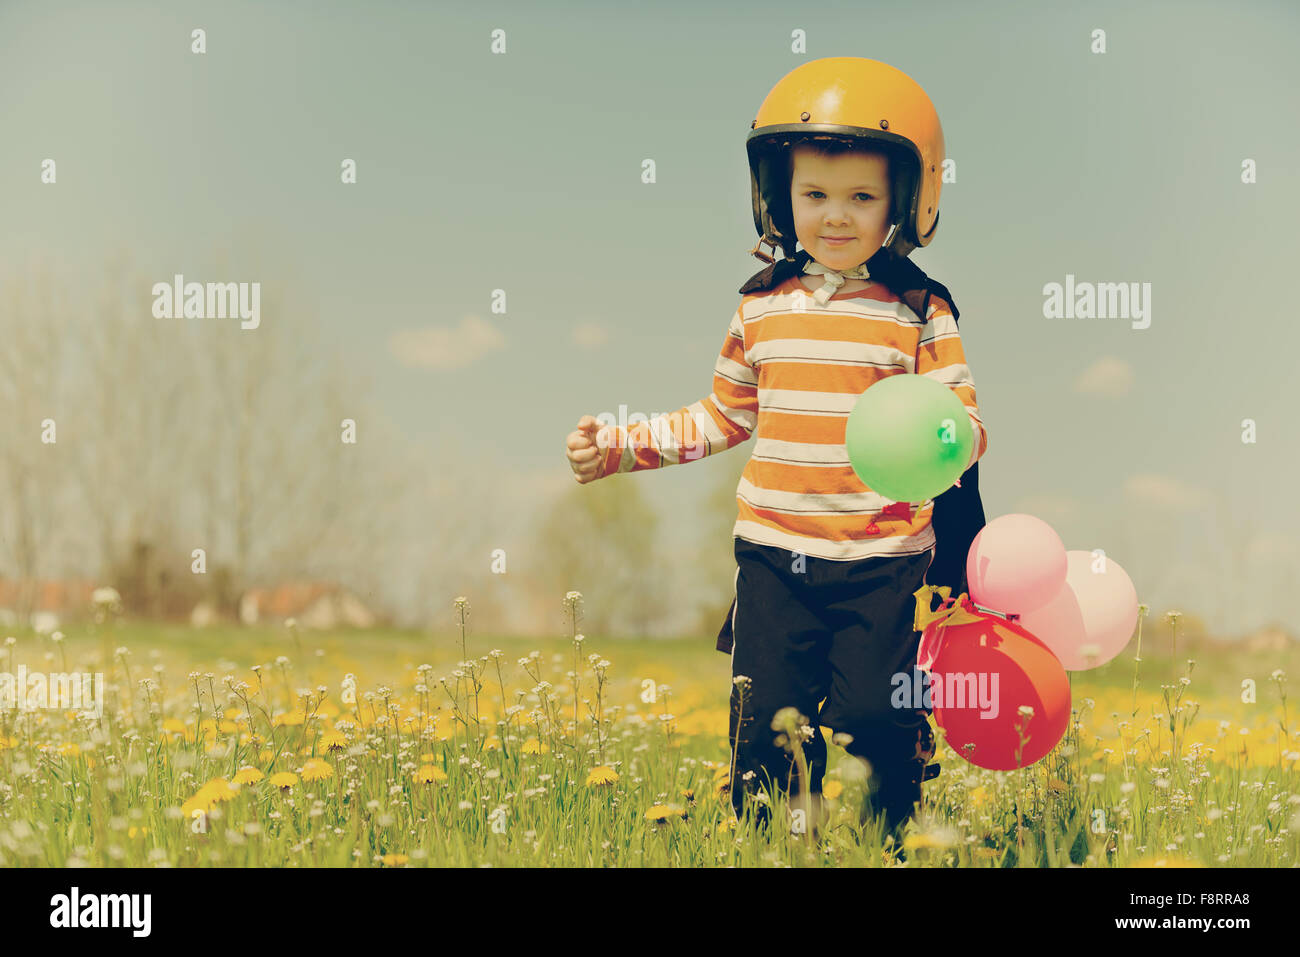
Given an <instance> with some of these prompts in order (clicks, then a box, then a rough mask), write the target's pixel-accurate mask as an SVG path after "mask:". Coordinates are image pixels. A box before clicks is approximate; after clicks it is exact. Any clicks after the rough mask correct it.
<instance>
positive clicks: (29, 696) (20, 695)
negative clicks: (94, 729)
mask: <svg viewBox="0 0 1300 957" xmlns="http://www.w3.org/2000/svg"><path fill="white" fill-rule="evenodd" d="M14 709H17V710H19V711H38V710H43V709H51V710H55V711H88V712H90V713H91V714H93V715H94V716H95V717H96V718H102V717H103V716H104V673H103V672H102V671H96V672H95V673H94V674H90V673H89V672H83V671H71V672H66V673H64V672H58V673H56V674H48V675H47V674H45V673H43V672H40V671H31V672H29V671H28V670H27V666H26V665H19V666H18V671H17V672H16V673H14V674H10V673H9V672H7V671H0V711H13V710H14Z"/></svg>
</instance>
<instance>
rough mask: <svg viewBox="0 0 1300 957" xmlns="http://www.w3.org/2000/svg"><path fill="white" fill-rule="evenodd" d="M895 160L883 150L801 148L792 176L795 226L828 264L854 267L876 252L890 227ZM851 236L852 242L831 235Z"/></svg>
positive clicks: (812, 251) (806, 246) (838, 267)
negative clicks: (827, 153)
mask: <svg viewBox="0 0 1300 957" xmlns="http://www.w3.org/2000/svg"><path fill="white" fill-rule="evenodd" d="M889 200H890V195H889V161H888V159H887V158H886V157H884V156H881V155H878V154H874V153H871V154H867V153H841V154H839V155H838V156H822V155H820V154H818V153H816V152H814V151H813V150H811V149H809V148H807V147H796V148H795V151H794V170H793V173H792V175H791V177H790V209H791V211H792V212H793V214H794V231H795V235H796V237H797V238H798V239H799V242H801V243H803V248H804V249H806V250H807V251H808V253H809V255H811V256H812V257H813V259H815V260H817V261H818V262H819V263H821V264H822V265H823V266H825V267H826V268H828V269H835V270H841V269H852V268H853V267H854V266H858V265H861V264H862V263H864V262H866V261H867V260H868V259H870V258H871V257H872V255H873V254H874V253H875V252H876V250H877V249H879V248H880V245H881V243H883V242H884V241H885V235H886V233H888V232H889V226H890V223H889V206H890V202H889ZM841 236H848V237H851V238H850V239H849V241H848V242H829V241H828V238H837V237H841Z"/></svg>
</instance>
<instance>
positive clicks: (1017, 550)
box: [966, 513, 1065, 615]
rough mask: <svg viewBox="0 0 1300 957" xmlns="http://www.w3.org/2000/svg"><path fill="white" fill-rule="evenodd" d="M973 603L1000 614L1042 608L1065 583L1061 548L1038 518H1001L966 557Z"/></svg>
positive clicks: (982, 531)
mask: <svg viewBox="0 0 1300 957" xmlns="http://www.w3.org/2000/svg"><path fill="white" fill-rule="evenodd" d="M966 581H967V583H968V584H969V586H970V597H971V601H974V602H976V603H977V604H980V605H983V606H984V607H985V608H989V609H992V610H993V611H1000V612H1003V613H1004V614H1017V615H1023V614H1024V613H1025V612H1027V611H1032V610H1033V609H1035V608H1042V607H1043V606H1044V605H1046V604H1047V603H1048V602H1049V601H1051V600H1052V598H1053V597H1054V596H1055V595H1056V593H1057V592H1058V591H1060V590H1061V585H1062V584H1064V582H1065V545H1063V544H1062V543H1061V536H1059V535H1057V534H1056V531H1055V530H1054V529H1053V528H1052V526H1050V525H1048V524H1047V523H1046V522H1044V521H1043V520H1042V519H1041V518H1035V517H1034V516H1032V515H1023V514H1019V513H1016V514H1012V515H1000V516H999V517H997V518H995V519H993V521H991V522H989V523H988V524H987V525H985V526H984V527H983V528H982V529H980V532H979V534H978V535H976V536H975V540H974V541H973V542H971V546H970V551H969V552H968V553H967V554H966Z"/></svg>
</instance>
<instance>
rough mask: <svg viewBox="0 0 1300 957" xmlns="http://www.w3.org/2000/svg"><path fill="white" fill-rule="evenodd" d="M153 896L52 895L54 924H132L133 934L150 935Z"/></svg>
mask: <svg viewBox="0 0 1300 957" xmlns="http://www.w3.org/2000/svg"><path fill="white" fill-rule="evenodd" d="M152 909H153V898H152V896H151V895H149V894H86V895H84V896H83V895H82V894H81V891H80V889H79V888H77V887H73V888H72V893H71V894H55V895H54V896H53V897H51V898H50V926H51V927H129V928H131V931H132V936H133V937H148V936H149V930H150V926H151V925H152V923H153V922H152V920H151V911H152Z"/></svg>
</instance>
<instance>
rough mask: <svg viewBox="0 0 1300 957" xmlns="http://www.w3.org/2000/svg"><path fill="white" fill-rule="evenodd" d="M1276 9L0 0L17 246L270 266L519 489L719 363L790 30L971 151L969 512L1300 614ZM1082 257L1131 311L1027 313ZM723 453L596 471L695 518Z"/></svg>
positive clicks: (1245, 614) (162, 270)
mask: <svg viewBox="0 0 1300 957" xmlns="http://www.w3.org/2000/svg"><path fill="white" fill-rule="evenodd" d="M195 28H202V29H203V30H205V31H206V44H207V48H206V52H205V53H203V54H196V53H193V52H191V42H192V40H191V31H192V30H194V29H195ZM495 31H501V33H500V34H497V35H496V37H497V39H496V42H497V44H498V50H499V48H500V43H501V42H502V38H503V39H504V44H505V49H504V52H493V43H494V32H495ZM1095 31H1104V42H1105V52H1094V49H1095V48H1096V46H1097V43H1098V40H1097V39H1096V35H1095ZM800 32H801V35H802V36H803V37H805V38H806V52H797V51H795V50H794V49H792V44H793V43H794V42H795V41H794V39H793V38H794V37H795V35H796V33H800ZM1298 40H1300V8H1297V6H1296V5H1295V4H1293V3H1286V2H1262V0H1256V2H1246V3H1237V4H1232V5H1231V6H1230V5H1228V4H1226V3H1214V4H1211V3H1199V2H1178V3H1143V4H1139V5H1134V4H1130V3H1120V2H1114V3H1106V2H1099V3H1089V4H1087V5H1067V4H1056V3H1051V4H1045V3H1040V2H1022V3H1010V2H1006V3H999V2H993V3H982V4H978V5H976V4H968V3H961V2H954V3H922V4H917V3H904V2H899V3H873V4H870V5H864V4H860V3H831V2H825V3H813V4H808V5H802V6H798V7H791V6H790V5H789V4H779V3H771V2H762V0H754V2H746V3H726V4H724V3H707V2H693V3H690V4H687V3H684V2H666V3H657V4H654V5H653V6H651V5H646V6H643V7H634V6H632V5H614V4H599V3H546V4H534V3H522V2H521V3H485V4H463V5H454V6H453V5H450V4H435V3H414V2H407V3H396V2H383V0H370V2H365V3H359V2H357V3H341V2H312V3H306V2H293V3H291V2H268V3H248V2H221V3H195V2H189V3H187V2H157V3H129V2H123V3H100V2H88V3H61V2H40V3H36V2H17V0H13V2H11V0H0V131H3V132H2V134H0V135H2V136H3V139H2V140H0V142H2V143H3V145H4V148H3V149H2V150H0V211H2V212H0V215H2V216H3V219H4V222H5V228H4V229H3V230H0V260H2V261H3V263H4V268H3V270H0V277H3V276H5V275H8V276H12V275H14V274H15V273H16V272H21V271H22V270H24V269H28V268H31V264H32V263H34V262H37V261H41V262H50V263H53V264H55V265H56V267H57V268H59V269H61V270H62V271H63V275H64V276H65V277H66V278H67V281H68V282H69V283H70V284H71V285H73V286H74V287H75V286H76V285H77V284H78V283H79V282H80V281H81V279H82V278H83V277H84V278H85V281H86V282H87V283H89V282H90V281H91V280H90V277H92V276H93V275H95V274H96V271H97V270H100V269H101V268H102V266H103V264H104V262H105V260H106V258H107V257H109V256H110V255H111V253H112V252H113V251H115V250H125V251H126V252H127V253H128V254H129V255H130V257H131V258H132V261H133V262H134V263H136V264H137V266H138V267H139V268H140V269H141V270H142V272H143V274H144V275H147V276H150V277H155V278H157V279H159V280H168V279H170V277H171V276H172V275H173V274H175V273H178V272H179V273H182V274H185V275H186V276H187V277H188V278H191V279H196V280H199V281H205V280H209V281H210V280H222V281H227V280H229V281H240V280H260V281H263V282H264V283H268V284H274V283H277V282H279V283H280V284H281V287H282V288H283V289H284V290H288V291H291V292H292V294H293V295H294V297H296V299H298V300H300V301H302V302H304V303H308V304H309V305H310V308H311V309H312V310H313V311H314V312H313V314H314V315H315V317H316V319H315V323H316V328H317V330H318V336H317V339H316V341H313V342H304V343H303V344H302V348H303V349H304V350H314V349H324V350H332V351H335V352H337V353H339V354H341V355H343V356H345V357H346V361H347V363H348V368H349V369H351V370H353V371H355V372H356V374H357V376H358V377H367V378H368V379H369V380H371V381H373V382H374V383H375V384H376V385H375V388H376V393H375V394H376V396H377V398H378V400H379V401H380V404H381V408H382V409H383V411H384V413H385V414H386V415H387V416H388V417H389V418H390V420H391V422H392V424H393V425H394V426H395V427H397V428H398V429H399V430H400V432H401V433H402V434H403V435H405V436H406V437H407V438H408V439H409V441H410V443H411V444H412V446H413V447H415V448H419V449H422V450H424V451H425V452H426V453H427V454H428V455H429V456H430V457H431V458H432V459H434V460H436V461H438V462H445V463H446V467H447V468H448V469H449V470H452V471H455V472H457V474H464V475H475V474H477V475H481V478H482V482H481V484H479V485H478V487H477V488H478V491H477V492H469V493H466V492H461V493H459V495H460V497H461V498H462V499H464V498H466V497H467V498H469V500H468V501H464V500H459V501H455V502H448V503H447V507H448V508H449V509H457V510H460V511H464V510H470V511H474V510H483V511H485V512H487V511H492V512H494V513H498V514H504V515H509V516H517V517H522V516H527V515H531V514H535V513H536V512H537V511H538V510H539V509H541V508H543V507H544V503H545V502H546V500H547V498H548V496H551V495H554V494H555V493H557V492H559V491H562V490H564V489H565V488H567V487H568V486H570V485H572V484H573V478H572V475H571V473H570V471H569V466H568V464H567V461H566V459H565V457H564V452H563V443H564V440H565V436H566V435H567V433H568V432H569V431H571V430H572V429H573V428H574V426H575V424H576V423H577V421H578V419H579V418H580V417H581V416H582V415H584V414H593V415H597V414H600V413H602V412H610V413H613V414H617V412H618V409H619V406H620V405H626V406H627V407H628V408H629V409H630V410H634V411H641V412H644V413H647V414H652V413H655V412H670V411H673V410H676V409H679V408H682V407H684V406H686V405H689V404H690V403H692V402H694V401H696V400H698V399H700V398H702V397H704V396H706V395H708V394H709V391H710V389H711V383H712V373H713V366H714V362H715V361H716V358H717V354H718V350H719V349H720V347H721V345H722V342H723V337H724V335H725V333H726V330H727V326H728V324H729V322H730V319H731V316H732V314H733V313H734V311H735V308H736V306H737V304H738V302H739V295H738V293H737V290H738V289H739V287H740V286H741V284H742V283H743V282H744V281H745V280H746V279H748V278H749V277H750V276H751V275H752V274H753V273H754V272H756V271H758V269H760V268H762V265H763V264H762V263H760V262H759V261H758V260H756V259H754V258H753V257H751V256H750V255H749V253H748V251H749V250H750V249H751V248H752V247H753V245H754V242H755V240H756V233H755V231H754V225H753V216H752V211H751V206H750V185H749V170H748V162H747V158H746V153H745V137H746V135H747V134H748V132H749V127H750V122H751V121H752V120H753V118H754V115H755V113H756V111H757V109H758V106H759V104H760V103H761V102H762V99H763V97H764V96H765V95H766V94H767V92H768V90H769V89H770V88H771V87H772V86H773V85H774V84H775V83H776V82H777V81H778V80H779V79H780V78H781V77H782V76H784V75H785V74H786V73H787V72H789V71H790V70H792V69H794V68H795V67H797V66H799V65H800V64H802V63H804V62H807V61H808V60H811V59H816V58H820V57H831V56H863V57H869V58H872V59H879V60H884V61H886V62H888V63H890V64H892V65H894V66H896V67H898V68H899V69H901V70H903V71H904V72H906V73H908V74H909V75H910V76H912V77H913V78H914V79H915V80H917V82H919V83H920V84H921V85H922V86H923V87H924V88H925V90H926V91H927V93H928V94H929V96H930V97H931V99H932V101H933V102H934V104H935V106H936V108H937V110H938V112H939V116H940V119H941V122H942V124H943V131H944V136H945V140H946V144H947V153H948V156H949V157H950V158H951V159H953V160H954V162H955V173H956V177H955V181H954V182H949V183H945V184H944V185H943V188H942V196H941V201H940V226H939V229H938V232H937V235H936V238H935V239H934V241H933V242H932V243H931V244H930V245H929V246H928V247H926V248H924V249H920V250H917V251H915V252H914V253H913V254H912V258H913V260H914V261H915V262H916V263H917V264H918V265H920V266H921V268H922V269H924V270H925V271H926V272H927V273H928V274H929V275H930V276H932V277H934V278H936V279H938V280H939V281H940V282H942V283H944V284H945V285H946V286H947V287H948V288H949V290H951V292H952V294H953V298H954V300H955V302H956V303H957V305H958V308H959V309H960V312H961V324H960V329H961V334H962V339H963V345H964V348H965V352H966V356H967V359H968V364H969V366H970V369H971V373H972V377H973V378H974V381H975V385H976V394H977V399H978V403H979V407H980V412H981V416H982V418H983V421H984V424H985V426H986V427H987V429H988V432H989V450H988V452H987V453H986V454H985V456H984V458H983V459H982V460H981V466H980V484H981V492H982V496H983V502H984V509H985V513H986V516H987V517H988V518H989V519H990V520H991V519H993V518H995V517H997V516H998V515H1002V514H1008V513H1013V512H1024V513H1029V514H1033V515H1036V516H1038V517H1039V518H1042V519H1043V520H1044V521H1047V522H1048V523H1049V524H1051V525H1052V527H1053V528H1054V529H1056V531H1057V532H1058V534H1059V535H1060V537H1061V539H1062V541H1063V542H1064V544H1065V546H1066V548H1067V549H1094V548H1104V549H1105V550H1106V553H1107V555H1108V556H1109V557H1110V558H1112V559H1113V560H1114V561H1116V562H1118V563H1119V564H1120V565H1121V566H1122V567H1123V568H1124V569H1125V570H1126V571H1127V572H1128V574H1129V575H1130V577H1131V578H1132V579H1133V581H1134V584H1135V586H1136V588H1137V591H1138V595H1139V600H1141V601H1143V602H1145V603H1147V604H1149V605H1150V606H1151V607H1152V608H1153V609H1155V610H1158V611H1160V610H1164V609H1168V608H1171V607H1176V608H1179V609H1180V610H1183V611H1184V612H1195V613H1197V614H1200V615H1202V616H1203V617H1204V618H1206V619H1207V620H1208V621H1209V622H1210V623H1211V625H1212V626H1213V627H1214V628H1216V629H1218V630H1221V631H1223V632H1225V633H1234V634H1235V633H1243V632H1246V631H1250V630H1253V629H1255V628H1258V627H1260V626H1262V625H1266V624H1269V623H1275V624H1280V625H1283V626H1285V627H1288V628H1290V629H1291V630H1292V631H1293V632H1294V631H1295V630H1296V626H1295V622H1294V619H1293V618H1292V617H1291V616H1290V615H1289V609H1288V605H1287V602H1288V599H1289V597H1290V591H1291V587H1290V586H1293V585H1294V584H1295V583H1296V581H1297V579H1298V578H1300V547H1298V546H1297V544H1296V543H1297V541H1298V540H1300V509H1298V508H1296V507H1295V506H1294V505H1292V504H1290V500H1289V497H1288V495H1287V492H1288V491H1289V488H1290V486H1291V484H1292V482H1293V481H1294V477H1295V475H1296V471H1297V469H1296V466H1297V464H1298V463H1300V452H1298V451H1297V445H1296V439H1297V428H1296V425H1295V420H1296V416H1295V413H1294V411H1288V410H1291V409H1293V408H1294V402H1295V400H1294V390H1293V384H1294V381H1295V375H1294V369H1293V363H1294V359H1293V357H1294V356H1295V355H1296V352H1297V349H1296V347H1297V346H1298V345H1300V333H1297V329H1296V324H1295V322H1294V321H1293V318H1292V317H1291V315H1290V314H1289V313H1290V312H1291V311H1292V306H1291V304H1290V302H1289V297H1288V296H1286V295H1285V287H1283V289H1281V290H1279V289H1278V288H1277V286H1276V283H1275V280H1277V279H1283V278H1284V277H1286V276H1288V275H1289V274H1290V271H1291V269H1292V268H1294V267H1293V261H1294V254H1295V252H1296V250H1297V243H1296V240H1295V238H1294V218H1295V213H1296V211H1297V209H1300V185H1298V184H1297V177H1296V170H1297V169H1300V164H1298V163H1297V159H1298V158H1300V129H1298V128H1297V125H1296V124H1295V122H1294V117H1295V115H1296V112H1297V109H1296V108H1297V103H1296V93H1295V91H1296V90H1300V65H1298V63H1297V59H1296V58H1295V57H1294V55H1293V53H1294V49H1295V46H1296V43H1297V41H1298ZM46 158H54V159H55V160H56V161H57V169H58V183H57V186H53V187H52V186H49V185H44V184H42V183H41V180H40V172H41V163H42V161H43V160H44V159H46ZM647 158H649V159H653V160H654V163H655V169H656V181H655V182H653V183H644V182H643V181H642V175H641V172H642V163H643V161H644V160H646V159H647ZM345 159H352V160H355V162H356V167H357V182H356V183H355V184H349V185H345V184H343V183H341V182H340V164H341V163H342V162H343V161H344V160H345ZM1247 161H1253V164H1254V167H1255V170H1256V174H1255V175H1256V181H1255V182H1253V183H1244V182H1243V181H1242V170H1243V163H1246V162H1247ZM221 257H225V258H224V259H222V258H221ZM218 261H221V262H228V263H230V264H231V265H230V266H229V267H228V269H229V270H230V271H231V272H232V273H233V274H231V275H225V274H223V275H213V274H212V270H213V269H214V268H215V267H214V263H216V262H218ZM1067 276H1072V277H1073V281H1075V282H1085V281H1086V282H1128V283H1138V284H1147V283H1149V284H1150V290H1151V291H1150V308H1151V314H1150V324H1149V326H1147V327H1146V328H1133V323H1132V322H1131V321H1130V320H1128V319H1125V318H1093V319H1064V318H1049V317H1047V316H1046V315H1045V313H1044V300H1045V295H1044V287H1045V286H1047V285H1048V284H1049V283H1062V284H1064V283H1065V282H1066V281H1067ZM1139 288H1144V286H1142V285H1140V286H1139ZM498 289H501V290H504V291H505V293H506V312H505V314H500V313H494V312H493V310H492V302H493V298H492V297H493V290H498ZM262 321H263V322H264V323H265V322H274V321H275V317H274V315H269V316H264V317H263V320H262ZM1288 401H1290V402H1292V405H1291V406H1287V405H1286V403H1287V402H1288ZM1244 420H1252V421H1253V422H1254V423H1255V438H1256V441H1255V442H1253V443H1243V442H1242V434H1243V421H1244ZM751 449H752V442H751V443H747V444H745V445H742V446H740V447H738V448H737V449H732V450H730V451H729V452H728V453H726V454H727V455H729V456H745V457H747V456H748V455H749V452H750V450H751ZM717 458H718V459H720V457H717ZM733 466H734V463H722V462H721V461H718V460H717V459H715V458H712V457H711V458H706V459H703V460H698V461H695V462H691V463H688V464H686V465H684V466H678V467H672V468H667V469H663V470H660V471H657V472H656V473H655V474H653V475H651V474H649V473H637V474H634V475H630V476H618V477H616V478H614V479H611V480H612V481H633V482H639V483H641V486H642V490H643V491H644V493H645V494H646V495H647V496H648V497H649V498H650V499H651V501H652V502H653V503H654V505H655V507H656V509H658V510H660V513H661V514H662V515H663V516H664V520H663V522H662V523H661V524H662V526H663V532H664V535H665V538H666V541H667V542H668V543H669V544H670V545H672V546H673V547H678V546H680V547H686V546H688V545H692V544H695V543H697V540H698V536H699V534H700V529H701V528H703V527H704V524H703V523H702V522H701V521H699V519H698V507H699V504H700V502H701V501H702V499H703V497H704V495H705V494H706V491H707V489H708V488H709V486H710V485H711V484H714V483H716V481H717V479H718V476H719V475H720V474H721V473H720V472H719V471H718V469H724V470H726V469H730V468H732V467H733Z"/></svg>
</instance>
